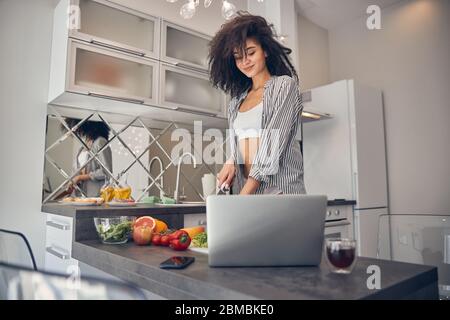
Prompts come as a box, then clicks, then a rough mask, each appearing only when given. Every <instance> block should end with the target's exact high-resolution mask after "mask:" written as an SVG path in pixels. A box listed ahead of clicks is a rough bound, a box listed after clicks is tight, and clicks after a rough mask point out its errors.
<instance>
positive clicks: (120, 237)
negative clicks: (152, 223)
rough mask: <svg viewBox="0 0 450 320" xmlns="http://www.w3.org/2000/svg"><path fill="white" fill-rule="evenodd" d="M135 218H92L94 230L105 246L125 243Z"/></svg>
mask: <svg viewBox="0 0 450 320" xmlns="http://www.w3.org/2000/svg"><path fill="white" fill-rule="evenodd" d="M134 219H135V217H127V216H119V217H111V218H94V224H95V229H96V230H97V234H98V236H99V238H100V240H101V241H102V242H103V243H105V244H123V243H127V242H128V239H130V238H131V236H132V232H133V222H134Z"/></svg>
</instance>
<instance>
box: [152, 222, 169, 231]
mask: <svg viewBox="0 0 450 320" xmlns="http://www.w3.org/2000/svg"><path fill="white" fill-rule="evenodd" d="M155 222H156V225H155V230H153V231H154V232H155V233H162V232H165V231H167V229H168V227H167V224H166V223H165V222H164V221H161V220H158V219H155Z"/></svg>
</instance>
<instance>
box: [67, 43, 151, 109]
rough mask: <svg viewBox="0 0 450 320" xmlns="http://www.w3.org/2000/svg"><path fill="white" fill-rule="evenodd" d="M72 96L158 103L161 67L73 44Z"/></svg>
mask: <svg viewBox="0 0 450 320" xmlns="http://www.w3.org/2000/svg"><path fill="white" fill-rule="evenodd" d="M69 48H70V53H69V56H70V59H69V65H68V68H69V70H68V76H69V79H68V86H67V90H68V91H70V92H76V93H81V94H85V95H94V96H100V97H105V98H107V99H115V100H123V101H129V102H134V103H138V104H146V105H154V104H156V103H157V99H156V97H157V92H158V90H157V84H158V63H157V61H156V60H144V59H140V58H135V57H133V56H131V55H128V54H124V53H119V52H115V51H114V50H111V49H106V48H103V47H101V46H97V45H87V44H85V43H83V42H79V41H76V40H70V41H69Z"/></svg>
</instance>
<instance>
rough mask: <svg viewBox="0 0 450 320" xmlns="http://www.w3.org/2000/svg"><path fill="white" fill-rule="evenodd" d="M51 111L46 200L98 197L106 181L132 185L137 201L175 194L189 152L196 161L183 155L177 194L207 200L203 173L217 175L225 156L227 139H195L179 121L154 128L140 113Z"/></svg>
mask: <svg viewBox="0 0 450 320" xmlns="http://www.w3.org/2000/svg"><path fill="white" fill-rule="evenodd" d="M48 110H49V111H48V115H47V128H46V147H45V165H44V173H43V188H42V201H43V202H51V201H60V200H62V199H63V198H64V197H68V196H77V197H99V196H100V190H101V188H102V187H104V186H106V185H115V186H116V187H119V186H120V187H125V186H129V187H131V197H132V199H134V200H136V201H139V200H141V199H142V198H144V197H146V196H150V195H153V196H158V197H160V196H162V195H164V196H167V197H173V195H174V191H175V184H176V176H177V166H178V160H179V157H180V156H181V154H183V153H184V152H186V150H188V151H189V152H191V153H193V154H194V156H195V158H196V162H197V164H198V165H197V167H196V168H194V166H193V163H192V161H191V160H190V158H189V157H185V158H184V159H183V162H182V165H181V170H180V177H179V188H178V191H179V192H178V194H179V195H180V196H181V199H184V200H187V201H203V200H204V197H203V190H202V183H201V178H202V176H204V175H205V174H209V173H212V174H214V175H216V172H218V170H220V168H221V163H223V160H224V159H225V149H226V148H225V142H224V141H223V140H221V139H217V140H215V139H206V140H208V141H207V142H204V141H203V140H205V139H204V132H200V135H201V137H199V138H198V139H200V140H196V139H195V136H194V134H193V132H192V128H187V127H183V126H182V125H180V124H177V123H158V125H157V126H155V125H152V123H149V121H147V119H141V118H139V117H136V118H132V117H129V116H120V115H119V116H118V115H117V114H115V115H112V114H108V113H101V112H98V113H97V112H95V111H92V112H84V113H83V114H81V113H80V115H79V116H77V113H76V112H75V113H73V112H65V110H64V108H53V107H51V106H49V109H48ZM68 115H69V116H68ZM118 119H120V121H118ZM176 130H178V131H177V132H175V131H176ZM188 130H189V131H188ZM180 132H181V134H180ZM186 133H187V134H188V135H189V137H188V138H186V136H183V138H182V139H180V136H181V135H183V134H186ZM195 133H196V134H198V132H197V131H195ZM182 140H183V141H182ZM209 140H210V141H209ZM181 141H182V142H183V146H184V148H180V145H181V144H180V142H181ZM199 141H201V142H200V143H199ZM186 146H188V148H186ZM205 149H208V150H209V153H210V154H211V150H213V154H214V153H217V155H219V153H220V155H222V154H223V156H222V157H221V159H220V160H219V161H211V157H209V159H205V153H204V151H205ZM217 159H218V158H217V157H215V160H217Z"/></svg>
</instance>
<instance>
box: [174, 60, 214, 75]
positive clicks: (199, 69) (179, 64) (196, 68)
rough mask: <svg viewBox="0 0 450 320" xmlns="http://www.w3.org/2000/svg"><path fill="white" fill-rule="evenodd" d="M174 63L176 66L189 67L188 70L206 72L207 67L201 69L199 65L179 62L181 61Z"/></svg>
mask: <svg viewBox="0 0 450 320" xmlns="http://www.w3.org/2000/svg"><path fill="white" fill-rule="evenodd" d="M174 65H175V66H177V67H181V68H185V69H190V70H193V71H197V72H201V73H208V70H207V69H203V68H201V67H194V66H191V65H189V64H184V63H181V62H175V63H174Z"/></svg>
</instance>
